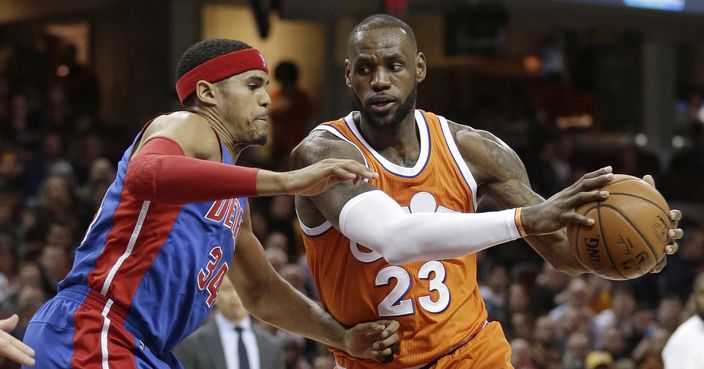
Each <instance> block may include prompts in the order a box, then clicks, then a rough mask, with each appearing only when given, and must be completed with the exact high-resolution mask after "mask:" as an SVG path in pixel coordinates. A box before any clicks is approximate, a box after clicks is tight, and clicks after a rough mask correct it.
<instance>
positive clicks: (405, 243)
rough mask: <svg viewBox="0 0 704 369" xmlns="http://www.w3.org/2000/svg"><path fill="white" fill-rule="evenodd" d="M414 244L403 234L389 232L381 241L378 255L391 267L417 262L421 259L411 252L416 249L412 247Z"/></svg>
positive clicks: (413, 241) (393, 231)
mask: <svg viewBox="0 0 704 369" xmlns="http://www.w3.org/2000/svg"><path fill="white" fill-rule="evenodd" d="M415 242H416V241H415V240H412V239H410V238H409V237H407V236H406V235H405V234H403V233H399V232H397V231H395V230H389V231H388V232H387V233H386V236H385V237H384V239H383V240H382V241H381V243H382V245H383V246H380V248H379V249H380V251H379V253H380V254H381V256H382V257H383V258H384V260H386V262H387V263H389V264H392V265H401V264H405V263H409V262H412V261H417V260H420V259H421V258H419V257H418V256H419V255H415V254H414V252H413V250H415V249H416V247H415V245H414V243H415Z"/></svg>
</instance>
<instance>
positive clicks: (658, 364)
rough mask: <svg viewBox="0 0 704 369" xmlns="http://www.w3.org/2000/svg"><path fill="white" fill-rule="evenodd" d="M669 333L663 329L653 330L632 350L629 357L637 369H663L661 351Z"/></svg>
mask: <svg viewBox="0 0 704 369" xmlns="http://www.w3.org/2000/svg"><path fill="white" fill-rule="evenodd" d="M669 337H670V332H668V331H667V330H666V329H664V328H660V327H657V328H654V329H653V331H652V332H651V333H650V335H649V336H648V337H645V338H643V340H641V342H640V343H639V344H638V346H637V347H636V348H635V349H634V350H633V353H632V354H631V357H632V358H633V360H635V362H636V364H637V366H638V368H639V369H663V368H664V364H663V361H662V350H663V348H665V344H666V343H667V339H668V338H669Z"/></svg>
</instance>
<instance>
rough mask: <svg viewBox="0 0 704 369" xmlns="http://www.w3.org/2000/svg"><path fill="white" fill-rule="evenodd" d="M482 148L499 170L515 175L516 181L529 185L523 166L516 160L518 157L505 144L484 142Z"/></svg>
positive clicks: (490, 141)
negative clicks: (516, 176)
mask: <svg viewBox="0 0 704 369" xmlns="http://www.w3.org/2000/svg"><path fill="white" fill-rule="evenodd" d="M497 140H498V139H497ZM484 147H485V148H486V150H487V152H488V153H489V156H490V157H491V159H492V160H494V161H495V162H496V163H497V164H498V165H499V166H500V167H501V168H503V169H504V170H506V171H508V172H510V173H511V174H514V175H515V174H517V175H518V178H517V179H518V180H519V181H520V182H521V183H525V184H528V185H530V180H529V179H528V173H527V172H526V168H525V166H524V165H523V162H522V161H521V160H520V159H519V158H518V155H517V154H516V153H515V152H514V151H513V150H511V149H510V148H509V147H508V146H507V145H506V144H505V143H503V142H502V141H492V140H484Z"/></svg>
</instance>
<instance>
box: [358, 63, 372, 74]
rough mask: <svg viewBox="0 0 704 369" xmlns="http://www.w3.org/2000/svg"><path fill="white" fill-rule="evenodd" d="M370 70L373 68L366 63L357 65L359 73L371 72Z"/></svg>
mask: <svg viewBox="0 0 704 369" xmlns="http://www.w3.org/2000/svg"><path fill="white" fill-rule="evenodd" d="M369 72H371V68H369V67H368V66H366V65H361V66H359V67H357V73H359V74H369Z"/></svg>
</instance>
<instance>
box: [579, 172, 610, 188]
mask: <svg viewBox="0 0 704 369" xmlns="http://www.w3.org/2000/svg"><path fill="white" fill-rule="evenodd" d="M613 179H614V175H613V173H607V174H602V175H600V176H598V177H594V178H589V179H584V180H582V181H581V183H580V184H579V186H578V187H577V188H576V190H577V191H591V190H594V189H597V188H599V187H604V186H606V185H607V184H609V183H610V182H611V181H613Z"/></svg>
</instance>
